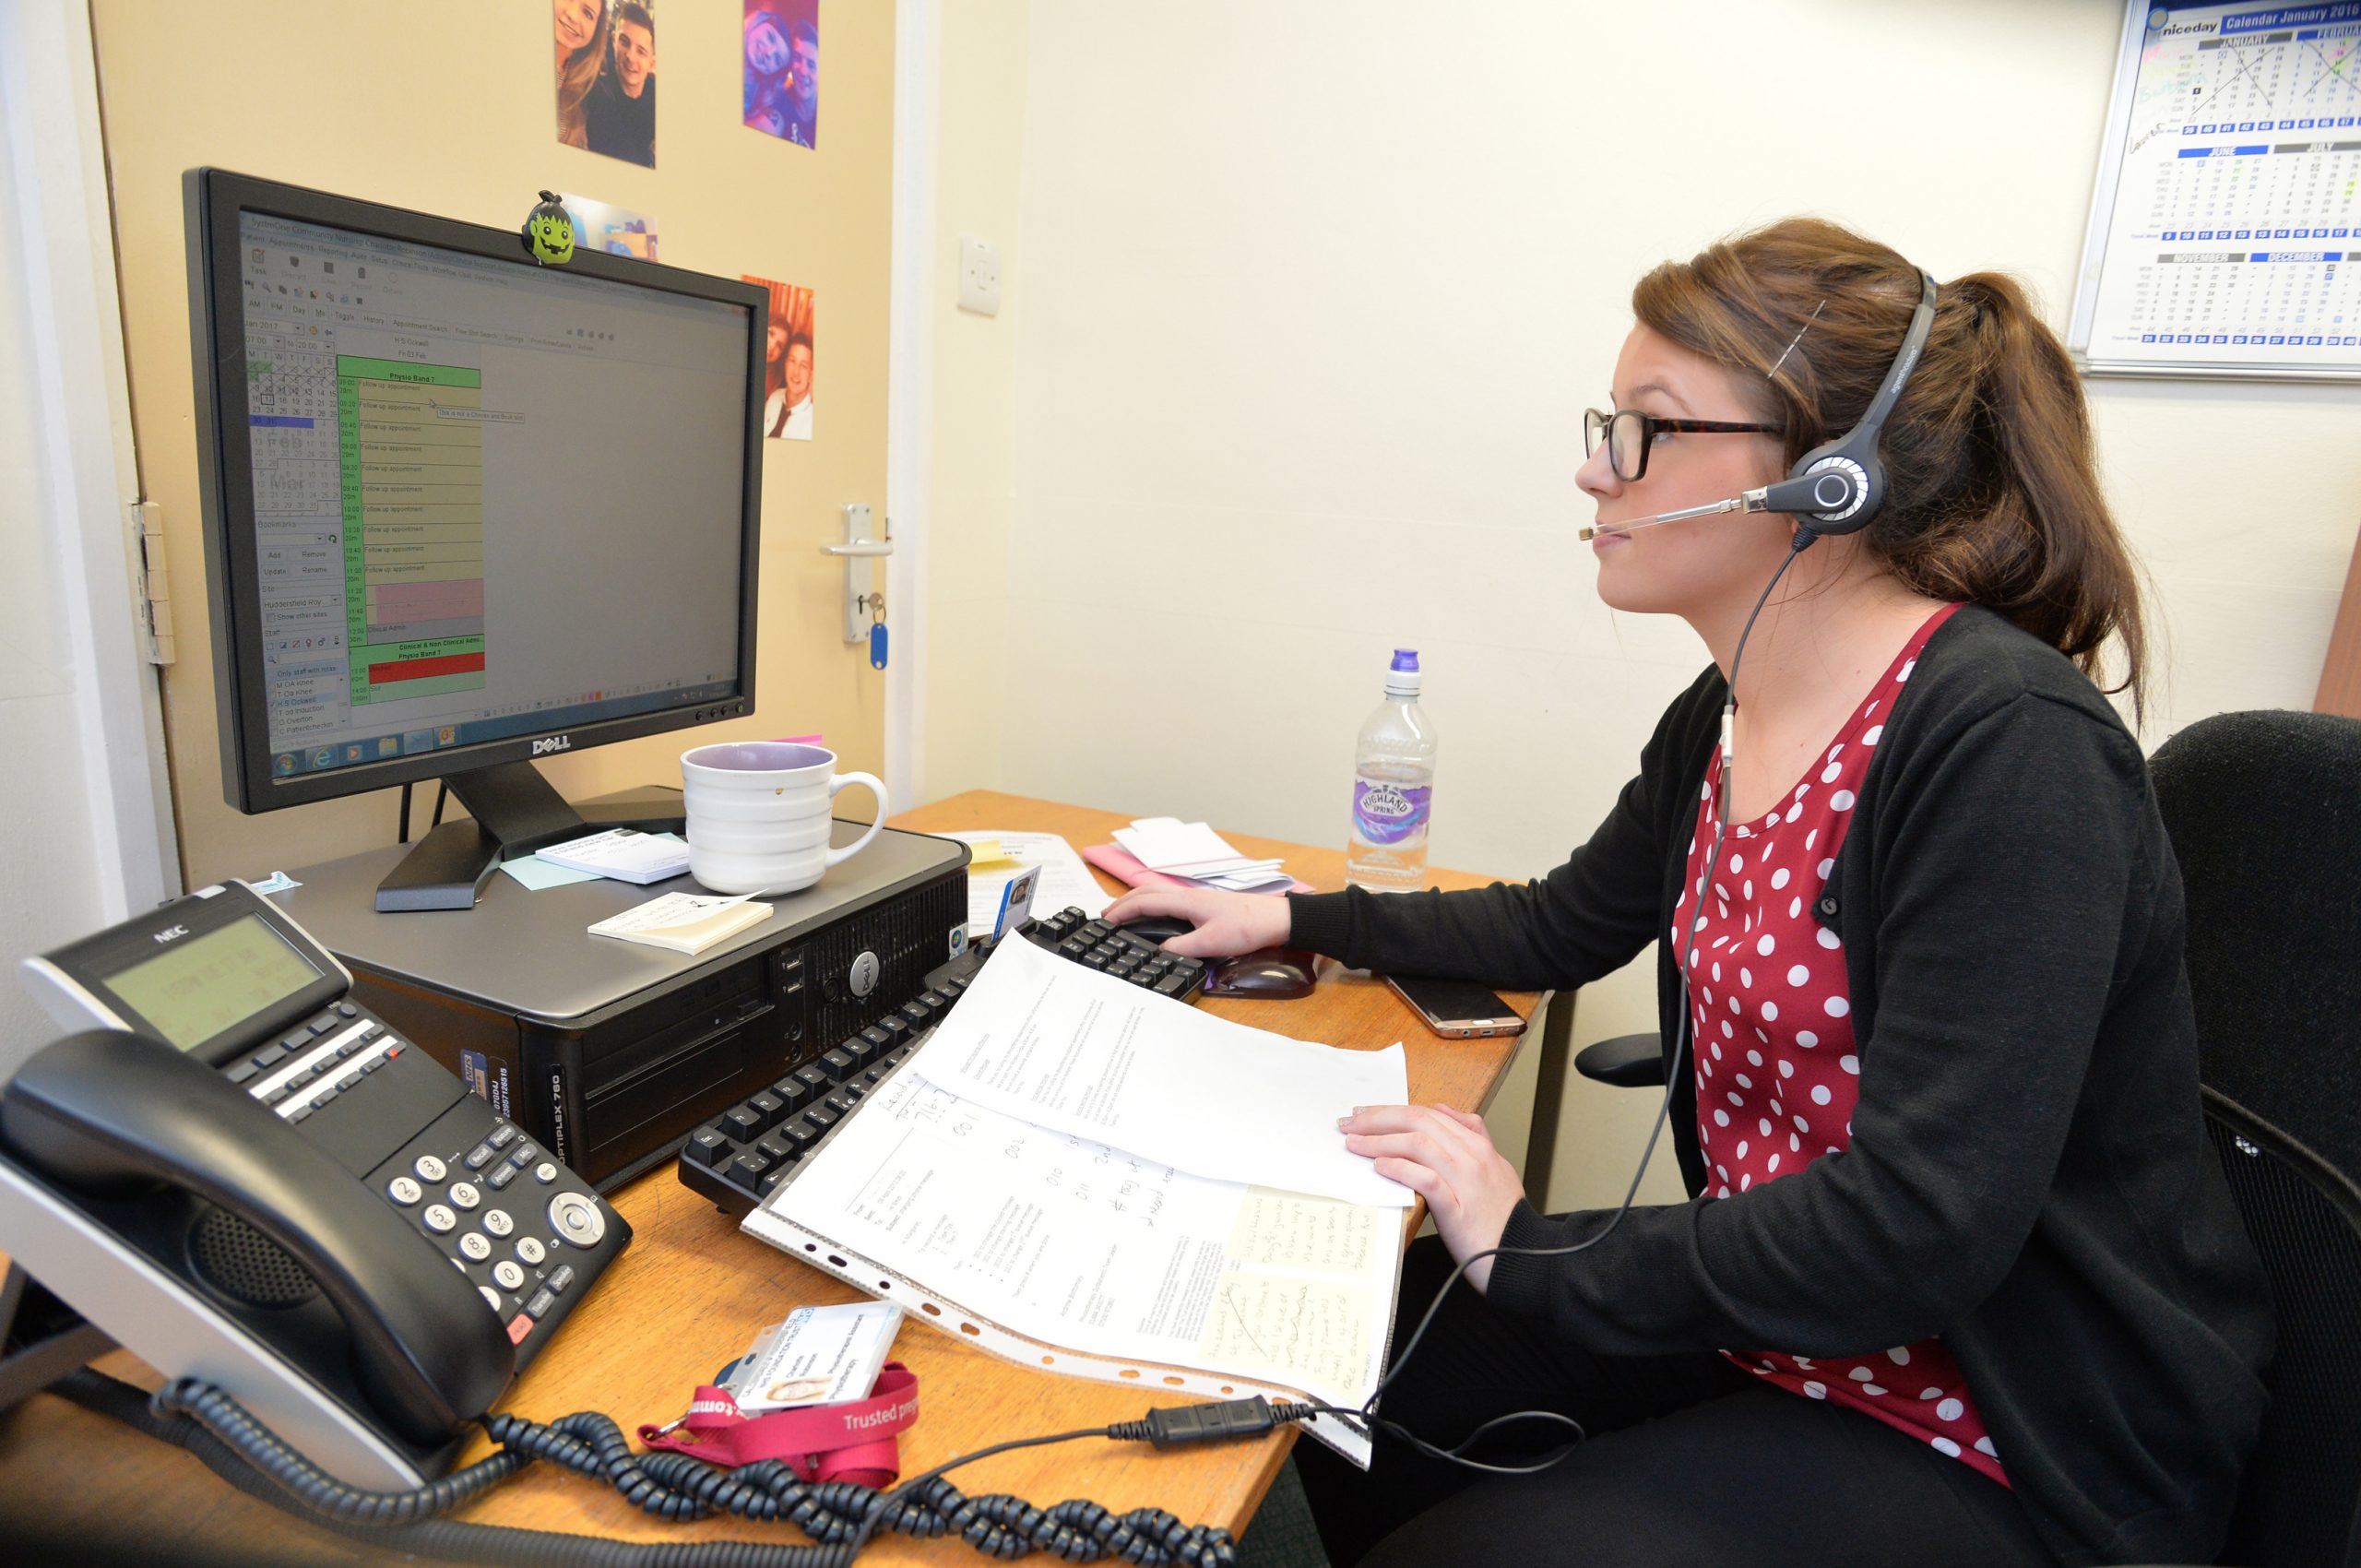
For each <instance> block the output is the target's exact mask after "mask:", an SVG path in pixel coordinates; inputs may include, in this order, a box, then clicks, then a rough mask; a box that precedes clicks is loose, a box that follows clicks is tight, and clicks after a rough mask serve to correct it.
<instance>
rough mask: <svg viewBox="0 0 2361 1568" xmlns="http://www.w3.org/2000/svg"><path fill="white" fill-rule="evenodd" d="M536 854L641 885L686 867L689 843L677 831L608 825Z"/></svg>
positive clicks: (574, 868)
mask: <svg viewBox="0 0 2361 1568" xmlns="http://www.w3.org/2000/svg"><path fill="white" fill-rule="evenodd" d="M535 858H536V859H538V860H543V861H548V862H549V863H550V864H552V865H553V866H564V868H565V869H566V870H568V871H579V872H587V873H590V874H591V875H593V876H611V877H613V878H614V879H615V880H616V881H618V882H635V883H638V884H640V885H642V886H645V885H647V884H648V883H651V882H662V881H664V880H666V879H667V878H669V877H675V876H678V875H680V874H681V873H682V872H684V871H686V870H688V869H689V847H688V845H687V843H685V842H684V841H683V840H682V837H681V836H680V835H679V834H677V833H641V832H639V831H637V830H636V829H635V828H629V827H611V828H609V829H607V830H606V831H605V832H604V833H593V834H591V835H590V836H589V837H587V838H569V839H567V840H566V841H565V842H564V843H563V844H552V845H549V846H548V847H547V848H545V849H542V850H541V851H540V854H539V855H537V856H536V857H535Z"/></svg>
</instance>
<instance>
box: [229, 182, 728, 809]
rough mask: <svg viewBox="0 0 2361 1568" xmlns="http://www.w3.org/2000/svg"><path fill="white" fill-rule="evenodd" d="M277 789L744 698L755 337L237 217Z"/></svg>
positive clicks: (700, 304)
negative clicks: (746, 476) (327, 775)
mask: <svg viewBox="0 0 2361 1568" xmlns="http://www.w3.org/2000/svg"><path fill="white" fill-rule="evenodd" d="M239 257H240V268H241V272H242V274H243V276H242V278H241V283H242V285H243V288H242V292H243V299H244V326H245V339H246V373H247V382H246V421H247V425H248V434H249V435H250V437H251V441H252V446H253V454H254V469H253V481H254V499H255V509H254V528H255V541H254V542H255V561H256V564H257V568H258V571H259V574H260V584H259V586H260V590H261V593H260V600H261V621H260V634H261V639H262V649H261V652H262V659H263V667H264V671H265V684H266V688H267V705H268V715H269V737H270V741H269V745H270V752H271V771H272V774H273V775H274V776H275V777H278V778H289V777H292V776H295V775H299V774H309V773H314V772H318V771H321V770H324V769H331V768H338V767H346V766H355V765H358V764H362V763H368V762H377V761H382V760H384V759H386V758H389V757H396V756H407V755H410V754H417V753H421V752H433V751H438V750H442V749H445V748H448V747H453V746H465V745H471V744H474V743H477V742H483V741H489V740H498V739H503V738H506V737H511V736H516V735H521V734H527V733H539V732H543V731H552V730H558V729H564V728H567V727H571V726H575V725H579V724H584V723H587V722H592V721H595V720H599V719H620V718H626V717H629V716H632V715H635V714H643V713H650V712H655V711H658V710H660V709H665V708H671V707H682V706H685V705H689V704H693V703H696V702H700V701H706V700H710V699H714V698H718V697H722V696H727V695H731V694H732V693H733V692H735V691H736V690H737V683H738V681H739V678H740V671H739V670H738V657H739V647H740V641H739V625H738V618H739V614H740V607H741V602H742V600H741V579H740V574H741V571H742V562H741V552H742V543H743V537H744V536H743V528H744V523H743V510H744V505H745V502H744V492H743V461H744V456H743V455H744V444H745V440H746V418H747V410H746V398H747V377H746V341H747V330H748V327H747V313H746V311H745V309H744V308H743V307H742V306H739V305H735V304H729V303H719V302H714V301H705V300H696V299H689V298H684V297H680V296H673V295H665V294H658V293H655V292H652V291H647V290H643V289H636V288H634V287H632V286H630V285H628V284H623V283H617V282H612V281H610V280H607V279H595V278H584V277H577V276H574V275H571V274H567V273H564V272H560V271H557V270H554V269H548V270H539V269H533V268H528V267H517V266H515V265H512V264H504V263H501V262H496V261H490V260H486V259H484V258H481V257H479V256H474V255H467V254H464V253H460V252H456V251H445V250H440V249H436V248H433V247H430V246H425V245H420V244H409V243H405V242H400V241H395V240H389V239H385V238H381V237H378V236H374V235H367V234H361V233H354V232H345V231H342V230H338V229H332V228H326V227H322V226H320V225H317V224H311V223H303V222H296V221H292V220H286V219H281V218H276V217H270V216H267V215H262V214H257V213H253V212H244V213H241V214H240V216H239Z"/></svg>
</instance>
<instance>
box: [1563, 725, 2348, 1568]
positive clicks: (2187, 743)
mask: <svg viewBox="0 0 2361 1568" xmlns="http://www.w3.org/2000/svg"><path fill="white" fill-rule="evenodd" d="M2151 767H2152V770H2153V774H2154V777H2155V784H2156V801H2157V806H2158V809H2159V810H2160V811H2161V812H2162V814H2163V815H2164V819H2165V831H2166V832H2167V833H2169V834H2170V835H2171V837H2172V842H2173V852H2174V854H2175V855H2176V856H2177V858H2178V860H2179V861H2180V867H2181V875H2182V879H2183V881H2184V883H2185V885H2186V886H2187V890H2188V898H2189V989H2190V992H2191V993H2192V994H2193V996H2194V998H2195V1003H2196V1010H2197V1035H2198V1056H2199V1070H2200V1076H2201V1078H2202V1080H2203V1085H2204V1087H2203V1091H2202V1092H2203V1094H2204V1098H2205V1121H2206V1128H2207V1131H2208V1132H2209V1133H2210V1134H2212V1136H2213V1144H2214V1147H2215V1149H2216V1151H2217V1152H2218V1153H2219V1154H2220V1156H2221V1159H2222V1165H2223V1169H2224V1171H2225V1174H2226V1175H2227V1176H2228V1178H2229V1182H2230V1191H2231V1193H2232V1194H2233V1195H2234V1196H2235V1198H2236V1201H2237V1206H2238V1212H2239V1214H2240V1215H2241V1216H2242V1217H2243V1218H2244V1219H2245V1221H2246V1226H2247V1230H2248V1234H2249V1235H2251V1236H2252V1237H2253V1239H2254V1243H2255V1247H2256V1249H2257V1251H2259V1252H2260V1253H2261V1254H2262V1261H2263V1267H2264V1269H2265V1271H2266V1272H2267V1273H2268V1274H2269V1276H2270V1278H2271V1289H2272V1298H2273V1301H2274V1302H2275V1304H2276V1306H2277V1308H2278V1313H2279V1348H2278V1353H2277V1356H2276V1359H2275V1360H2274V1361H2273V1363H2272V1369H2271V1372H2270V1378H2269V1382H2270V1384H2271V1394H2272V1403H2271V1408H2270V1411H2269V1413H2268V1414H2267V1415H2266V1417H2265V1418H2264V1421H2263V1429H2262V1436H2261V1441H2260V1443H2259V1445H2258V1446H2257V1448H2256V1451H2255V1455H2254V1458H2253V1460H2252V1461H2251V1462H2250V1463H2249V1464H2248V1467H2247V1474H2246V1477H2245V1479H2244V1480H2243V1481H2242V1482H2241V1483H2240V1486H2239V1490H2238V1503H2237V1508H2236V1513H2235V1515H2234V1516H2233V1518H2232V1520H2231V1525H2230V1535H2229V1540H2228V1542H2227V1544H2226V1546H2225V1550H2224V1553H2223V1556H2222V1559H2221V1561H2222V1562H2233V1563H2240V1564H2247V1565H2249V1568H2361V1185H2356V1184H2355V1177H2356V1174H2361V720H2356V719H2340V718H2335V717H2333V716H2330V715H2325V714H2312V713H2296V712H2284V711H2267V712H2257V713H2225V714H2219V715H2216V716H2215V717H2213V718H2212V719H2202V720H2200V721H2199V722H2198V723H2195V724H2192V725H2190V726H2189V728H2188V729H2186V730H2184V731H2181V732H2180V733H2179V734H2177V735H2175V736H2174V737H2173V738H2172V739H2171V740H2170V741H2167V742H2165V744H2164V745H2163V746H2161V747H2159V748H2158V749H2157V752H2156V754H2155V756H2154V758H2153V761H2152V764H2151ZM1574 1069H1575V1071H1577V1072H1579V1073H1581V1074H1582V1075H1584V1077H1586V1078H1593V1079H1596V1080H1597V1081H1599V1082H1601V1083H1607V1084H1614V1085H1617V1086H1619V1087H1627V1088H1638V1087H1648V1086H1652V1085H1653V1086H1661V1085H1662V1084H1663V1083H1664V1055H1663V1051H1662V1047H1661V1042H1660V1041H1659V1039H1658V1038H1657V1037H1656V1036H1655V1035H1653V1034H1643V1035H1621V1036H1619V1037H1617V1038H1615V1039H1604V1040H1600V1041H1599V1042H1597V1043H1596V1044H1595V1045H1592V1046H1589V1047H1587V1048H1585V1049H1584V1051H1581V1052H1580V1053H1579V1054H1578V1055H1576V1056H1575V1058H1574Z"/></svg>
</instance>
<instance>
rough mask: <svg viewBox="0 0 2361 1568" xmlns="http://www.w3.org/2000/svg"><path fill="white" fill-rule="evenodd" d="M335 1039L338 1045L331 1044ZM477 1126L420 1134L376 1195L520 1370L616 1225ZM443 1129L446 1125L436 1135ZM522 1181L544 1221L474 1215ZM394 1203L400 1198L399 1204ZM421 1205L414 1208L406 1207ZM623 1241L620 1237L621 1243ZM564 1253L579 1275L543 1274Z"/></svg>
mask: <svg viewBox="0 0 2361 1568" xmlns="http://www.w3.org/2000/svg"><path fill="white" fill-rule="evenodd" d="M362 1019H363V1020H364V1021H363V1022H362V1023H361V1024H359V1025H356V1026H355V1027H356V1028H363V1029H371V1030H374V1029H375V1028H377V1026H376V1024H375V1021H374V1019H369V1018H368V1016H367V1015H366V1014H363V1015H362ZM391 1038H392V1037H391V1036H390V1035H386V1034H382V1033H379V1034H377V1035H375V1036H374V1038H360V1037H356V1040H355V1041H353V1042H347V1043H358V1044H360V1045H361V1047H362V1051H363V1052H364V1053H369V1052H372V1051H375V1048H376V1047H377V1046H379V1045H380V1044H381V1043H383V1042H385V1041H387V1040H390V1039H391ZM337 1039H338V1041H343V1037H342V1036H341V1035H339V1036H338V1037H337ZM338 1048H339V1049H340V1046H339V1047H338ZM327 1049H329V1048H328V1047H327V1046H326V1044H315V1045H314V1047H313V1050H314V1051H325V1050H327ZM390 1054H391V1053H390V1052H379V1053H377V1054H374V1055H373V1056H366V1057H365V1060H364V1063H362V1064H363V1065H364V1066H386V1065H393V1064H394V1063H391V1062H390V1061H389V1060H388V1057H389V1056H390ZM291 1064H293V1063H291ZM314 1095H316V1091H314ZM478 1104H481V1101H477V1100H475V1099H464V1100H462V1101H461V1102H460V1107H459V1108H456V1109H455V1110H454V1111H452V1112H451V1113H450V1115H452V1116H455V1117H460V1118H467V1117H468V1116H469V1111H468V1110H467V1109H466V1108H468V1107H472V1106H475V1105H478ZM282 1114H284V1112H282ZM306 1114H308V1110H307V1111H306ZM487 1120H490V1121H491V1122H492V1125H491V1126H490V1127H488V1128H486V1127H483V1126H482V1125H481V1123H474V1122H470V1121H467V1120H462V1121H461V1122H460V1123H459V1125H460V1126H462V1127H464V1128H465V1129H466V1130H465V1131H462V1132H459V1133H457V1134H456V1135H454V1136H452V1137H451V1138H450V1139H449V1141H448V1142H447V1143H446V1142H445V1141H444V1140H443V1139H441V1138H438V1137H435V1136H434V1131H433V1130H432V1129H430V1131H429V1132H428V1133H427V1134H424V1135H422V1136H421V1137H420V1138H419V1139H417V1140H415V1141H413V1142H412V1143H411V1145H410V1146H409V1149H407V1150H406V1151H404V1152H403V1153H401V1154H399V1155H397V1156H396V1157H395V1158H394V1159H392V1160H390V1161H388V1167H389V1169H388V1168H381V1170H380V1175H379V1178H378V1179H379V1180H382V1181H384V1182H386V1185H385V1188H384V1191H385V1193H386V1197H387V1198H388V1199H389V1200H390V1201H391V1202H393V1204H394V1205H395V1206H396V1207H397V1208H403V1209H409V1210H410V1211H411V1212H413V1213H415V1214H416V1215H417V1216H418V1218H417V1221H416V1222H417V1223H419V1224H420V1225H421V1226H422V1227H423V1228H424V1230H425V1233H426V1234H427V1235H428V1236H429V1237H430V1238H431V1239H433V1240H434V1241H437V1242H438V1243H439V1244H440V1245H441V1246H442V1247H443V1248H445V1252H444V1255H445V1257H447V1258H449V1259H450V1260H451V1264H452V1265H453V1266H454V1267H456V1268H457V1269H458V1270H459V1272H460V1273H461V1274H463V1275H465V1276H466V1277H468V1280H469V1283H471V1284H473V1285H474V1286H475V1287H476V1290H477V1293H478V1294H479V1295H481V1296H482V1297H483V1299H484V1302H485V1304H486V1305H487V1306H489V1307H490V1308H491V1309H492V1313H493V1315H495V1316H496V1317H498V1318H499V1319H500V1320H501V1322H502V1324H503V1325H504V1327H505V1328H506V1330H507V1333H508V1337H509V1339H510V1341H511V1342H512V1343H514V1344H516V1347H517V1355H518V1365H519V1366H522V1365H523V1364H524V1360H525V1359H526V1358H528V1357H529V1356H530V1355H532V1354H533V1353H534V1352H535V1351H536V1350H538V1348H539V1347H540V1342H541V1341H542V1340H544V1339H545V1338H546V1337H547V1336H548V1333H549V1330H550V1329H551V1328H552V1327H553V1326H554V1324H557V1323H560V1322H563V1321H564V1316H565V1313H566V1312H567V1310H569V1308H570V1307H571V1305H572V1297H573V1296H574V1295H575V1294H578V1293H579V1291H580V1290H581V1289H582V1286H583V1284H584V1282H585V1279H586V1277H596V1275H597V1273H598V1271H599V1268H600V1267H601V1266H603V1265H604V1263H605V1261H606V1256H607V1254H608V1253H611V1250H612V1249H613V1248H614V1246H615V1245H616V1244H617V1243H616V1241H615V1239H614V1237H613V1234H612V1232H613V1231H614V1229H615V1228H616V1227H617V1226H619V1225H621V1224H622V1222H621V1221H620V1220H618V1219H614V1218H612V1217H611V1214H610V1213H609V1211H608V1210H607V1209H606V1207H605V1206H604V1205H602V1204H601V1203H599V1200H597V1199H596V1198H594V1197H592V1196H591V1195H590V1194H589V1193H588V1192H587V1191H574V1190H571V1189H573V1188H575V1186H576V1185H577V1184H578V1178H576V1177H575V1176H574V1175H573V1174H572V1173H571V1172H569V1171H567V1170H565V1168H564V1166H562V1165H560V1164H558V1163H557V1162H556V1161H555V1160H553V1159H552V1158H550V1156H549V1154H548V1152H547V1151H545V1150H544V1149H542V1148H541V1146H540V1145H539V1144H537V1143H535V1142H534V1141H533V1140H532V1139H530V1138H528V1137H526V1136H525V1135H524V1134H523V1133H522V1131H521V1130H520V1129H519V1128H518V1127H516V1124H515V1123H511V1122H510V1121H508V1119H507V1118H505V1117H499V1116H494V1117H491V1118H487ZM449 1124H450V1123H448V1122H447V1121H446V1122H445V1123H438V1124H437V1125H438V1127H440V1126H445V1125H449ZM421 1143H430V1146H431V1147H432V1148H433V1152H431V1153H421V1152H420V1151H419V1145H420V1144H421ZM528 1171H529V1172H531V1174H532V1175H533V1177H534V1178H535V1179H536V1180H537V1181H538V1182H540V1183H542V1184H543V1185H548V1186H553V1187H554V1188H555V1191H554V1192H552V1193H551V1194H544V1195H545V1196H546V1197H547V1199H548V1206H547V1210H546V1212H543V1210H542V1209H540V1208H539V1207H531V1206H528V1207H516V1206H507V1207H504V1206H496V1205H498V1203H499V1200H500V1194H501V1193H502V1191H503V1189H505V1188H508V1187H511V1186H513V1185H514V1184H515V1182H516V1181H517V1180H518V1178H520V1177H522V1176H523V1175H525V1174H526V1173H527V1172H528ZM561 1178H563V1180H561ZM404 1194H408V1197H407V1200H406V1201H405V1196H404ZM421 1204H422V1205H424V1206H423V1207H422V1208H420V1207H417V1206H419V1205H421ZM485 1205H494V1206H489V1207H485ZM528 1217H529V1218H528ZM463 1222H467V1223H463ZM629 1235H630V1232H629V1229H628V1228H624V1229H623V1237H624V1239H625V1240H628V1238H629ZM502 1242H507V1243H508V1244H509V1246H510V1248H511V1253H510V1255H508V1256H503V1255H501V1253H500V1247H501V1243H502ZM569 1244H570V1245H571V1246H573V1247H575V1248H579V1249H581V1255H580V1258H579V1260H578V1264H579V1265H578V1266H576V1265H573V1264H565V1263H555V1264H552V1254H553V1253H563V1252H564V1251H565V1250H566V1248H567V1246H568V1245H569ZM561 1298H564V1301H561V1300H560V1299H561Z"/></svg>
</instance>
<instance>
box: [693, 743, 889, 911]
mask: <svg viewBox="0 0 2361 1568" xmlns="http://www.w3.org/2000/svg"><path fill="white" fill-rule="evenodd" d="M848 784H861V785H866V786H867V787H868V789H869V790H870V792H871V793H872V794H874V795H875V796H876V797H877V820H876V821H875V822H873V823H872V824H870V826H869V831H868V832H866V833H864V834H862V835H861V836H860V837H859V838H858V839H856V840H855V841H854V842H852V843H851V844H848V845H847V846H846V847H845V848H843V849H830V848H829V847H828V839H829V836H830V835H829V828H830V821H829V816H830V813H829V802H832V801H834V800H835V799H836V791H837V790H841V789H843V788H844V787H845V786H846V785H848ZM681 788H682V795H683V797H684V800H685V804H686V807H687V814H688V819H689V820H688V826H689V873H690V874H691V875H692V876H694V877H695V878H696V879H697V881H698V882H699V883H701V884H703V885H705V886H706V887H709V888H711V889H712V890H713V891H714V892H716V893H792V892H795V891H796V890H797V889H798V888H803V887H809V886H811V885H813V883H815V882H817V881H819V880H820V878H821V877H822V876H823V875H825V873H826V872H827V870H828V868H829V867H830V866H833V865H836V864H838V863H840V862H842V861H847V860H849V859H851V858H852V857H853V856H855V855H857V854H859V853H860V852H861V851H862V850H863V849H868V848H869V845H870V842H871V840H872V839H874V838H875V837H877V832H878V829H879V828H881V827H883V826H884V825H885V816H886V813H887V812H888V810H889V809H890V808H889V807H887V805H886V803H885V786H884V783H883V782H881V781H880V780H879V779H878V778H875V777H874V776H873V775H871V774H867V773H838V772H837V771H836V753H834V752H832V751H829V750H828V749H827V748H826V747H825V746H805V745H798V744H795V743H793V742H788V741H724V742H718V743H717V744H715V745H710V746H698V747H696V748H695V749H694V750H692V751H685V752H682V754H681Z"/></svg>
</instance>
